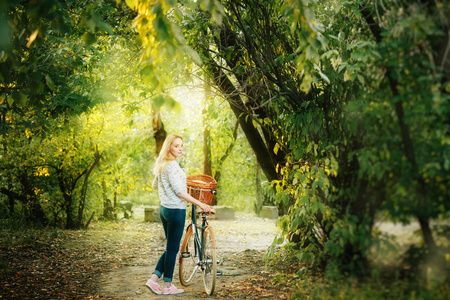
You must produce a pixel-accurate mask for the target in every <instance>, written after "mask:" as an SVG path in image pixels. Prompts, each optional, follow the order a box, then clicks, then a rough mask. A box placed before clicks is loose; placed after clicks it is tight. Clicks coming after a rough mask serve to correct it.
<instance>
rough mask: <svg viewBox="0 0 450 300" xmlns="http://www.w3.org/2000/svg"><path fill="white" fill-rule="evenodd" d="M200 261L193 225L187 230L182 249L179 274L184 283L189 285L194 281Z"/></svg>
mask: <svg viewBox="0 0 450 300" xmlns="http://www.w3.org/2000/svg"><path fill="white" fill-rule="evenodd" d="M198 262H199V251H198V249H197V247H196V246H195V236H194V233H193V230H192V225H191V226H189V228H188V229H187V231H186V235H185V236H184V240H183V244H181V250H180V260H179V271H178V275H179V278H180V282H181V284H182V285H184V286H188V285H189V284H191V283H192V279H193V278H194V276H195V273H196V272H197V270H198V268H199V264H198Z"/></svg>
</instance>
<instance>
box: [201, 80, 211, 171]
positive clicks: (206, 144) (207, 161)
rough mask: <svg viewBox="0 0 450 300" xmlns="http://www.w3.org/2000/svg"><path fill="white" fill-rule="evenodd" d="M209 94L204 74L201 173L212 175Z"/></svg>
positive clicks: (209, 90)
mask: <svg viewBox="0 0 450 300" xmlns="http://www.w3.org/2000/svg"><path fill="white" fill-rule="evenodd" d="M210 95H211V86H210V85H209V82H208V78H207V77H206V76H205V105H204V108H203V112H202V115H203V174H205V175H209V176H212V166H211V133H210V131H209V118H208V111H207V107H208V104H209V103H208V101H209V97H210Z"/></svg>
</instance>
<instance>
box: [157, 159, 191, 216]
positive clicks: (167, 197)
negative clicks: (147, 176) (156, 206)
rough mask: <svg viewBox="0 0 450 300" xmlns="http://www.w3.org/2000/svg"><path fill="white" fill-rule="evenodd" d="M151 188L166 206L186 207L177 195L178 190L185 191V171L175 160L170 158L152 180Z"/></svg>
mask: <svg viewBox="0 0 450 300" xmlns="http://www.w3.org/2000/svg"><path fill="white" fill-rule="evenodd" d="M152 186H153V189H157V190H158V193H159V201H160V202H161V205H162V206H164V207H166V208H172V209H175V208H178V209H186V202H185V201H183V200H182V199H181V198H180V197H178V196H177V194H178V193H179V192H182V191H185V192H187V187H186V173H184V171H183V169H181V167H180V165H179V164H178V162H177V161H175V160H172V161H170V162H169V163H168V164H167V165H166V168H165V169H164V171H162V172H161V174H160V175H158V176H155V179H154V180H153V184H152Z"/></svg>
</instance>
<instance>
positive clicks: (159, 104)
mask: <svg viewBox="0 0 450 300" xmlns="http://www.w3.org/2000/svg"><path fill="white" fill-rule="evenodd" d="M152 102H153V104H154V105H155V106H156V108H161V107H162V106H163V105H164V103H165V99H164V97H163V96H162V95H157V96H155V97H154V98H153V99H152Z"/></svg>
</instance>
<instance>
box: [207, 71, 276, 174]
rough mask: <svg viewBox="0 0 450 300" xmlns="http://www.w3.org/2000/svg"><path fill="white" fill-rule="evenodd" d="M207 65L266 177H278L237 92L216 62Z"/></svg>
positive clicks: (267, 151)
mask: <svg viewBox="0 0 450 300" xmlns="http://www.w3.org/2000/svg"><path fill="white" fill-rule="evenodd" d="M208 67H209V70H210V72H211V74H212V78H213V79H212V80H213V81H214V84H215V85H216V86H217V87H218V88H219V89H220V91H221V93H222V94H223V95H224V97H225V98H226V100H227V101H228V103H229V104H230V107H231V110H232V111H233V113H234V115H235V116H236V118H237V119H238V121H239V124H240V125H241V128H242V131H243V132H244V134H245V137H246V138H247V141H248V142H249V144H250V146H251V147H252V149H253V151H254V152H255V155H256V159H257V160H258V163H259V164H260V166H261V169H262V170H263V172H264V174H265V175H266V177H267V179H268V180H269V181H272V180H276V179H279V178H278V174H277V172H276V170H275V166H276V164H274V163H273V162H272V160H271V159H268V158H270V157H272V156H271V155H270V154H269V150H268V149H267V147H266V145H265V143H264V140H263V138H262V137H261V135H260V133H259V131H258V129H257V128H256V127H255V126H254V125H253V122H252V118H251V116H250V115H249V114H248V112H247V110H246V109H245V107H244V106H243V104H242V100H241V98H240V96H239V92H238V91H237V90H236V88H235V87H234V85H233V83H232V82H231V81H230V79H229V78H228V77H227V76H226V74H225V73H224V72H222V70H221V68H220V67H219V66H218V65H217V64H213V63H210V64H209V65H208Z"/></svg>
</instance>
